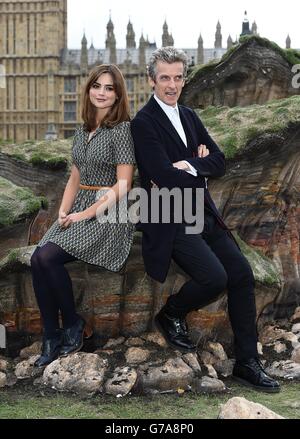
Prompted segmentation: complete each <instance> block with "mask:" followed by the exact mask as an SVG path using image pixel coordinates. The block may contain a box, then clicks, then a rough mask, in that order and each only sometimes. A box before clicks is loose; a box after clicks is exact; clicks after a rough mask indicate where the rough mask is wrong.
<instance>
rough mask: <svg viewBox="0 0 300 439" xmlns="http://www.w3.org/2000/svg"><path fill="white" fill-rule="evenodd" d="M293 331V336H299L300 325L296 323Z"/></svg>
mask: <svg viewBox="0 0 300 439" xmlns="http://www.w3.org/2000/svg"><path fill="white" fill-rule="evenodd" d="M299 315H300V312H299ZM291 331H292V332H293V334H299V332H300V323H296V324H295V325H293V326H292V329H291Z"/></svg>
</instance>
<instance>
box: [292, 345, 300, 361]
mask: <svg viewBox="0 0 300 439" xmlns="http://www.w3.org/2000/svg"><path fill="white" fill-rule="evenodd" d="M291 361H293V362H294V363H300V347H298V348H296V349H294V350H293V352H292V356H291Z"/></svg>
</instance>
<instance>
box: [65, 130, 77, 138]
mask: <svg viewBox="0 0 300 439" xmlns="http://www.w3.org/2000/svg"><path fill="white" fill-rule="evenodd" d="M74 134H75V130H64V139H69V137H73V136H74Z"/></svg>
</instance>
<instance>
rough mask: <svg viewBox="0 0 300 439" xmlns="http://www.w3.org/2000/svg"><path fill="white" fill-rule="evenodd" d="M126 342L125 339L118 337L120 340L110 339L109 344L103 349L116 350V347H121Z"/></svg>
mask: <svg viewBox="0 0 300 439" xmlns="http://www.w3.org/2000/svg"><path fill="white" fill-rule="evenodd" d="M124 342H125V337H118V338H110V339H109V340H108V341H107V343H105V345H104V346H103V349H110V348H114V347H116V346H120V345H122V344H123V343H124Z"/></svg>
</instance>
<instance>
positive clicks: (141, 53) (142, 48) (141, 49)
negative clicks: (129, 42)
mask: <svg viewBox="0 0 300 439" xmlns="http://www.w3.org/2000/svg"><path fill="white" fill-rule="evenodd" d="M146 46H147V43H146V40H145V38H144V35H143V34H142V35H141V38H140V45H139V64H140V66H145V65H146Z"/></svg>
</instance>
